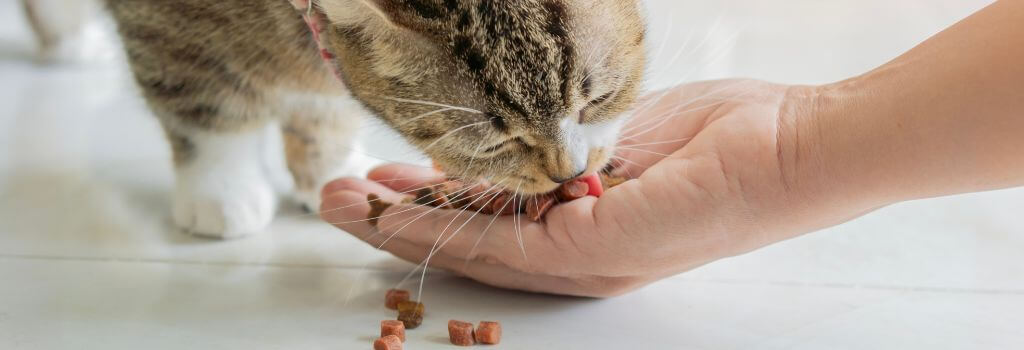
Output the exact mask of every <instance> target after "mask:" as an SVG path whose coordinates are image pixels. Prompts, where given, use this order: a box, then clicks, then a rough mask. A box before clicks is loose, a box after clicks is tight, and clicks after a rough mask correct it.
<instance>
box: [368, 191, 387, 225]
mask: <svg viewBox="0 0 1024 350" xmlns="http://www.w3.org/2000/svg"><path fill="white" fill-rule="evenodd" d="M366 202H367V203H369V204H370V213H369V214H366V221H367V222H369V223H370V225H371V226H373V227H377V223H378V222H379V221H380V217H381V215H384V211H386V210H388V208H391V206H392V205H393V204H391V203H388V202H385V201H384V200H382V199H380V196H378V195H376V194H373V193H370V194H368V195H366Z"/></svg>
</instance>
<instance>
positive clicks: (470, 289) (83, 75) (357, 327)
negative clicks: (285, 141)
mask: <svg viewBox="0 0 1024 350" xmlns="http://www.w3.org/2000/svg"><path fill="white" fill-rule="evenodd" d="M986 3H987V1H979V0H904V1H898V2H894V1H886V0H856V1H854V0H835V1H815V0H792V1H785V2H781V1H760V0H733V1H701V2H699V3H698V2H696V1H675V0H657V1H654V0H651V1H649V7H651V8H652V11H651V13H652V15H651V17H652V18H651V20H652V22H653V24H652V36H653V39H652V43H654V45H653V46H655V47H654V48H652V51H655V52H660V54H659V55H657V57H656V58H655V65H654V67H653V68H652V74H651V78H652V83H651V86H663V85H667V84H670V83H672V82H675V81H678V80H679V79H680V78H681V77H683V78H685V79H687V80H692V79H705V78H716V77H727V76H749V77H756V78H762V79H771V80H776V81H784V82H794V83H817V82H827V81H830V80H834V79H839V78H842V77H845V76H848V75H851V74H856V73H858V72H861V71H863V70H865V69H868V68H870V67H872V66H874V65H878V64H880V63H882V62H884V61H886V60H888V59H890V58H892V57H893V56H895V55H897V54H898V53H900V52H901V51H903V50H906V49H908V48H910V47H911V46H913V45H914V44H915V43H917V42H919V41H920V40H923V39H924V38H926V37H927V36H928V35H930V34H933V33H935V32H936V31H938V30H940V29H941V28H943V27H945V26H948V25H950V24H951V23H953V22H955V21H956V20H957V19H959V18H962V17H964V16H966V15H967V14H969V13H971V12H972V11H974V10H976V9H978V8H980V7H982V6H984V5H985V4H986ZM667 33H671V35H670V36H669V35H667ZM691 33H692V34H691ZM107 34H109V33H108V32H107V29H106V27H105V26H104V25H102V24H98V25H95V26H94V27H93V28H92V29H90V30H88V31H86V32H85V33H84V36H86V37H88V38H89V39H88V41H87V44H86V45H85V48H84V50H83V52H85V54H83V55H82V56H84V61H85V62H86V63H81V64H77V65H72V66H61V67H39V66H35V65H33V64H31V63H30V62H28V60H27V57H29V56H30V52H31V46H32V44H31V41H30V40H29V39H28V34H27V31H26V29H25V28H24V24H23V22H22V20H21V19H20V18H19V17H18V11H17V8H16V6H15V2H14V1H13V0H7V1H5V2H3V4H0V77H2V78H0V81H2V82H0V106H2V108H0V349H140V348H141V349H321V348H322V349H368V348H370V345H369V343H370V341H371V340H372V338H373V335H374V333H375V332H376V331H377V330H376V324H377V321H379V320H380V319H384V318H388V317H390V316H391V312H388V311H386V310H383V309H382V308H381V307H380V304H381V300H380V299H381V296H382V291H383V290H384V289H386V288H388V287H391V286H392V285H393V284H394V283H396V281H398V280H399V279H401V277H402V276H403V275H404V274H405V273H406V272H408V271H409V270H410V269H411V268H412V267H411V265H409V264H406V263H402V262H398V261H396V260H395V259H393V258H391V257H389V256H387V255H386V254H382V253H379V252H375V251H373V250H371V249H369V248H368V247H366V246H364V245H362V244H360V243H358V242H356V241H355V240H354V239H352V238H349V237H347V236H346V235H345V234H343V233H341V232H338V231H335V230H333V229H332V228H330V227H329V226H326V225H324V224H321V223H319V222H317V221H316V220H314V219H312V218H309V217H303V216H301V214H299V213H298V212H297V211H295V210H294V209H285V210H283V212H282V213H281V214H280V218H279V219H278V220H277V221H276V222H275V224H274V225H273V227H272V228H271V229H270V230H269V232H267V233H266V234H264V235H261V236H259V237H254V238H249V239H244V240H237V241H227V242H218V241H209V240H202V239H196V238H191V237H188V236H185V235H183V234H180V233H177V232H175V231H174V230H172V229H170V227H169V224H168V218H167V212H168V204H167V202H168V200H167V197H168V193H169V190H170V186H171V176H170V167H169V164H168V161H167V158H168V151H167V149H166V148H167V147H166V145H165V144H164V143H163V141H162V139H161V135H160V132H159V129H158V127H157V125H156V123H155V122H154V120H153V119H152V118H151V117H150V116H149V114H148V112H146V110H145V108H144V107H143V105H142V103H141V102H140V100H139V98H138V97H137V96H136V92H135V91H134V89H133V87H132V85H131V83H130V81H131V80H130V79H129V78H128V76H127V74H126V73H125V69H124V66H123V64H122V63H121V61H120V59H119V56H118V55H117V54H115V53H114V52H116V51H114V50H112V49H111V48H112V47H116V44H112V43H111V42H110V40H109V37H108V36H107ZM705 37H706V38H708V40H703V39H704V38H705ZM687 38H689V41H687ZM661 42H666V43H667V45H665V46H664V47H665V48H664V49H660V50H658V47H659V45H658V44H660V43H661ZM702 43H703V44H702ZM677 52H678V53H679V54H678V55H677ZM673 57H678V59H677V60H672V58H673ZM375 132H380V133H386V132H384V131H375ZM394 144H396V142H395V141H393V140H392V141H378V142H377V144H376V146H378V147H377V148H374V149H379V148H381V147H383V149H385V151H376V152H377V153H375V154H374V155H375V156H378V157H381V158H387V159H405V160H416V158H415V157H414V156H409V155H408V152H407V150H405V149H404V148H402V147H401V146H394ZM1022 212H1024V190H1008V191H1001V192H992V193H985V194H974V195H966V196H958V197H954V198H944V199H934V200H928V201H919V202H914V203H905V204H901V205H896V206H893V207H890V208H887V209H884V210H881V211H878V212H876V213H874V214H871V215H869V216H867V217H865V218H862V219H859V220H856V221H854V222H851V223H849V224H846V225H843V226H840V227H837V228H833V229H830V230H826V231H824V232H820V233H816V234H813V235H809V236H806V237H802V238H800V239H796V240H792V241H790V242H786V243H783V244H779V245H776V246H773V247H770V248H767V249H764V250H762V251H758V252H755V253H752V254H749V255H746V256H742V257H738V258H733V259H729V260H726V261H721V262H718V263H715V264H712V265H710V266H707V267H704V268H701V269H699V270H697V271H693V272H691V273H688V274H685V275H682V276H679V277H676V278H672V279H669V280H666V281H663V282H660V283H657V284H655V285H653V286H650V287H649V288H646V289H644V290H641V291H639V292H636V293H633V294H630V295H627V296H623V297H620V298H615V299H610V300H580V299H571V298H561V297H552V296H540V295H528V294H522V293H516V292H510V291H501V290H495V289H491V288H487V287H483V286H480V285H477V284H474V283H472V282H468V281H464V280H460V279H457V278H454V277H451V276H448V275H445V274H443V273H433V274H432V275H431V276H432V277H430V278H429V280H428V281H427V284H426V293H425V299H426V302H427V303H428V305H429V306H430V308H431V311H432V312H431V313H429V315H428V318H427V322H426V326H424V327H423V328H421V329H420V330H417V331H415V332H413V333H411V334H410V335H411V340H410V342H409V343H408V348H410V349H434V348H438V349H440V348H449V346H447V345H445V344H446V343H447V341H446V340H445V334H446V333H445V332H446V331H445V328H444V324H445V321H447V319H448V318H461V319H467V320H478V319H484V318H494V319H499V320H501V321H503V322H504V324H505V327H506V334H507V335H506V338H505V343H504V344H503V345H501V346H500V347H499V348H504V349H552V348H559V349H624V348H635V349H650V348H658V349H691V348H692V349H749V348H767V349H783V348H785V349H791V348H803V349H823V348H824V349H834V348H849V349H864V348H872V349H873V348H894V349H906V348H929V349H934V348H949V349H965V348H969V349H982V348H989V349H1009V348H1021V347H1024V330H1022V328H1021V327H1022V326H1021V325H1022V324H1024V258H1022V257H1021V252H1022V251H1024V221H1021V216H1020V215H1021V213H1022ZM364 267H365V268H364Z"/></svg>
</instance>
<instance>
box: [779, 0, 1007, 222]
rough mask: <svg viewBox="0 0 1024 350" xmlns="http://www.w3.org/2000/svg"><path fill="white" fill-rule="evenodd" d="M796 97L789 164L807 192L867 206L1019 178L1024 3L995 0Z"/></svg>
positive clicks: (1002, 184)
mask: <svg viewBox="0 0 1024 350" xmlns="http://www.w3.org/2000/svg"><path fill="white" fill-rule="evenodd" d="M796 95H799V96H798V99H799V100H800V101H802V102H801V103H804V105H802V106H801V107H798V108H794V109H795V110H797V111H798V113H802V112H808V113H804V114H802V116H801V117H799V118H798V119H799V120H798V121H797V122H794V123H793V124H794V125H795V126H794V129H793V130H794V131H793V132H792V134H794V135H800V136H802V137H800V138H799V141H798V142H796V143H795V145H794V146H793V150H794V152H797V153H796V155H797V156H796V158H798V159H800V161H799V162H800V163H799V164H794V165H793V166H792V167H793V169H794V170H798V173H799V174H805V175H806V176H807V178H802V179H798V181H802V182H803V184H806V185H809V187H811V188H816V189H814V190H815V191H831V192H832V194H833V195H834V196H836V197H840V198H841V200H844V201H852V202H853V203H850V204H853V205H855V206H860V207H863V208H862V209H868V208H870V207H873V206H879V205H886V204H890V203H894V202H897V201H902V200H909V199H916V198H925V197H933V196H941V195H948V194H955V193H963V192H973V191H980V190H989V189H997V188H1005V187H1011V186H1018V185H1022V184H1024V1H1009V0H1003V1H999V2H997V3H995V4H993V5H991V6H989V7H988V8H986V9H984V10H982V11H980V12H979V13H976V14H974V15H973V16H971V17H969V18H968V19H966V20H964V21H962V22H961V23H958V24H957V25H955V26H954V27H952V28H950V29H948V30H946V31H944V32H942V33H941V34H939V35H937V36H935V37H933V38H931V39H930V40H928V41H927V42H925V43H923V44H922V45H920V46H918V47H917V48H915V49H914V50H912V51H910V52H909V53H907V54H905V55H903V56H901V57H900V58H898V59H896V60H894V61H893V62H891V63H889V64H886V65H885V66H882V67H881V68H879V69H877V70H875V71H872V72H870V73H868V74H865V75H863V76H861V77H857V78H854V79H851V80H848V81H844V82H840V83H837V84H833V85H829V86H824V87H820V88H814V89H808V90H805V91H802V92H799V93H797V94H796ZM811 177H818V178H811ZM854 198H856V199H854Z"/></svg>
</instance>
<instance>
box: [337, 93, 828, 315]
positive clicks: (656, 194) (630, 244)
mask: <svg viewBox="0 0 1024 350" xmlns="http://www.w3.org/2000/svg"><path fill="white" fill-rule="evenodd" d="M788 91H790V89H789V88H788V87H786V86H780V85H772V84H767V83H763V82H757V81H719V82H706V83H698V84H692V85H686V86H681V87H677V88H674V89H671V90H666V91H664V92H659V93H656V94H653V95H651V96H649V97H648V100H647V102H646V103H643V104H642V106H641V107H639V108H638V112H637V115H636V117H635V118H634V119H633V120H632V121H631V122H630V123H628V124H627V126H626V128H625V132H624V134H625V136H624V139H623V141H622V143H621V145H622V148H621V149H620V153H619V155H618V157H617V158H616V159H618V161H617V163H619V164H620V166H619V167H618V168H617V170H616V171H617V172H619V173H620V174H621V175H625V176H628V177H630V178H632V179H633V180H631V181H628V182H626V183H624V184H622V185H620V186H618V187H615V188H613V189H611V190H610V191H608V192H607V193H605V195H604V196H602V197H601V198H600V199H598V198H593V197H588V198H584V199H579V200H576V201H572V202H569V203H564V204H562V205H559V206H557V207H555V208H554V209H552V210H551V211H550V212H549V213H548V214H547V216H546V219H545V220H544V222H541V223H535V222H531V221H529V220H522V219H521V218H519V217H514V216H506V217H493V216H487V215H477V214H475V213H472V212H462V211H455V210H437V209H434V208H422V207H415V206H410V205H404V206H402V205H400V206H395V207H392V208H390V209H389V210H388V211H387V212H385V214H384V215H383V217H382V218H381V220H380V223H379V226H378V228H374V227H372V226H370V225H369V224H367V223H366V222H365V221H364V220H362V219H365V218H366V213H367V212H368V211H369V205H368V204H366V195H367V194H368V193H376V194H379V195H381V196H382V197H383V198H384V199H385V200H390V201H395V202H397V201H400V200H401V198H403V197H404V196H406V195H405V194H403V193H400V191H402V190H405V189H409V188H418V187H422V186H424V185H426V184H429V183H431V182H436V180H434V178H440V176H441V174H437V173H435V172H434V171H433V170H429V169H422V168H416V167H410V166H402V165H389V166H385V167H382V168H379V169H376V170H374V171H373V172H371V174H370V175H369V180H359V179H342V180H338V181H335V182H334V183H331V184H329V185H328V186H327V187H325V189H324V205H323V207H322V210H323V211H324V214H323V217H324V219H325V220H327V221H328V222H331V223H335V224H336V225H337V226H338V227H339V228H341V229H343V230H345V231H348V232H350V233H352V234H355V235H356V236H358V237H360V238H362V239H363V240H365V241H367V242H368V243H370V244H372V245H374V246H375V247H380V248H381V249H384V250H387V251H389V252H391V253H393V254H395V255H396V256H399V257H401V258H403V259H406V260H409V261H412V262H416V263H423V262H426V261H427V259H428V258H429V265H430V266H431V267H437V268H443V269H447V270H450V271H453V272H455V273H459V274H462V275H465V276H467V277H469V278H472V279H474V280H477V281H480V282H483V283H486V284H490V285H494V286H499V287H506V288H514V289H521V290H527V291H535V292H546V293H556V294H568V295H580V296H610V295H617V294H621V293H624V292H627V291H630V290H634V289H636V288H639V287H641V286H643V285H646V284H648V283H651V282H654V281H656V280H658V279H661V278H665V277H667V276H671V275H674V274H677V273H680V272H683V271H687V270H690V269H693V268H695V267H697V266H700V265H703V264H706V263H708V262H711V261H714V260H717V259H720V258H724V257H728V256H732V255H736V254H740V253H743V252H747V251H750V250H753V249H756V248H759V247H762V246H765V245H768V244H771V243H773V242H776V241H779V240H782V239H785V238H786V237H788V235H790V234H789V233H790V232H806V230H807V229H808V228H809V227H811V226H815V225H816V223H814V222H813V220H794V215H792V214H791V213H793V212H794V210H793V208H798V207H803V206H805V205H806V204H808V203H807V202H806V201H808V200H809V199H808V198H806V197H805V196H801V195H800V194H799V193H796V191H793V190H791V188H790V187H789V186H788V184H789V182H790V179H788V178H787V176H786V173H787V171H786V170H787V165H786V164H788V162H786V154H788V153H789V151H788V149H789V148H790V145H788V144H787V143H786V142H780V135H783V139H782V140H783V141H785V140H789V139H790V138H789V137H787V136H786V135H789V134H791V133H789V132H787V131H786V129H788V128H787V127H786V126H787V123H786V122H785V118H784V117H781V118H780V111H784V109H785V106H786V103H785V101H786V97H787V93H788ZM780 126H781V127H782V130H780ZM793 139H795V138H793ZM796 212H799V211H798V210H797V211H796Z"/></svg>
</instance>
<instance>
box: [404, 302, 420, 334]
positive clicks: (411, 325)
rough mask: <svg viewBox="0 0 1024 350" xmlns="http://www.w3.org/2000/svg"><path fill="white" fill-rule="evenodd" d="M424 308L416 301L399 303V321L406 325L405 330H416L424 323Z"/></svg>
mask: <svg viewBox="0 0 1024 350" xmlns="http://www.w3.org/2000/svg"><path fill="white" fill-rule="evenodd" d="M423 311H424V307H423V304H422V303H417V302H415V301H403V302H401V303H398V320H399V321H402V323H404V324H405V329H416V327H419V326H420V324H422V323H423Z"/></svg>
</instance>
